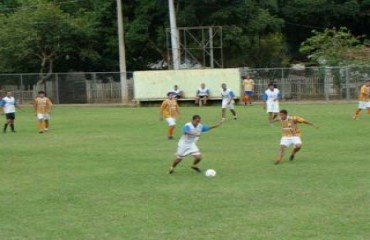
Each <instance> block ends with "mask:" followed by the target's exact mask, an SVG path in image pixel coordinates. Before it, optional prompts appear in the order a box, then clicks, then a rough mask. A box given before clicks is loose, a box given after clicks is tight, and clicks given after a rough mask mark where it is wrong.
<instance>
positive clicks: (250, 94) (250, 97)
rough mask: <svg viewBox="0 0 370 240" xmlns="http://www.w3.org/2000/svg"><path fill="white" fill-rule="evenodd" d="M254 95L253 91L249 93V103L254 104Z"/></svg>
mask: <svg viewBox="0 0 370 240" xmlns="http://www.w3.org/2000/svg"><path fill="white" fill-rule="evenodd" d="M252 96H253V91H250V92H249V94H248V99H249V104H252Z"/></svg>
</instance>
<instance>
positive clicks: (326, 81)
mask: <svg viewBox="0 0 370 240" xmlns="http://www.w3.org/2000/svg"><path fill="white" fill-rule="evenodd" d="M324 93H325V101H329V68H328V67H327V66H325V77H324Z"/></svg>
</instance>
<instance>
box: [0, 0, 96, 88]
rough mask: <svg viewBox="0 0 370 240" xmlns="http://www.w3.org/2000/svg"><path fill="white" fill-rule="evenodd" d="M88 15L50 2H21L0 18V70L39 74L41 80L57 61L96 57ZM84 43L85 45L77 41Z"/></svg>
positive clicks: (42, 80) (44, 78) (51, 70)
mask: <svg viewBox="0 0 370 240" xmlns="http://www.w3.org/2000/svg"><path fill="white" fill-rule="evenodd" d="M92 27H93V26H92V24H91V21H89V16H88V15H84V16H82V17H72V16H71V15H70V14H68V13H65V12H63V11H62V10H61V9H60V8H59V6H57V5H54V4H52V3H43V4H38V5H31V6H29V5H23V6H22V7H21V8H19V9H18V10H17V11H15V12H14V13H12V14H10V15H9V16H1V17H0V29H1V31H0V58H1V59H2V61H1V62H0V70H1V71H3V72H35V71H37V69H38V71H39V73H40V81H39V82H40V83H43V82H44V81H45V80H46V79H47V77H48V76H49V75H50V74H51V73H52V72H53V71H54V68H55V63H56V61H58V60H61V61H65V60H66V59H68V58H71V57H72V58H73V57H79V58H88V59H97V58H98V57H99V56H98V55H97V53H96V51H94V50H93V49H91V48H90V44H89V39H90V38H91V37H93V36H94V30H93V28H92ZM80 43H84V44H80Z"/></svg>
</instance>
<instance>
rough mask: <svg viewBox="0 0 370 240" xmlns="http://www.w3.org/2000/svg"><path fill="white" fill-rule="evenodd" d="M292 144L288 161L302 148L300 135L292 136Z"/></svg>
mask: <svg viewBox="0 0 370 240" xmlns="http://www.w3.org/2000/svg"><path fill="white" fill-rule="evenodd" d="M293 144H294V148H293V150H292V153H291V154H290V157H289V160H290V161H293V160H294V157H295V155H296V153H297V152H299V150H301V148H302V141H301V138H300V137H294V138H293Z"/></svg>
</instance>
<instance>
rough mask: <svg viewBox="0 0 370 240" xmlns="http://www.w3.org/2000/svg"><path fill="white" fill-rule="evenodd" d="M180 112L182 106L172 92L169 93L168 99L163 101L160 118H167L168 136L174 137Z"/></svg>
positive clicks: (169, 137)
mask: <svg viewBox="0 0 370 240" xmlns="http://www.w3.org/2000/svg"><path fill="white" fill-rule="evenodd" d="M177 114H180V108H179V105H178V104H177V101H176V98H175V97H174V95H173V93H172V92H169V93H167V99H166V100H164V101H163V102H162V105H161V111H160V113H159V119H160V120H163V118H165V119H166V122H167V124H168V131H167V137H168V139H173V132H174V131H175V127H176V116H177Z"/></svg>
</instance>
